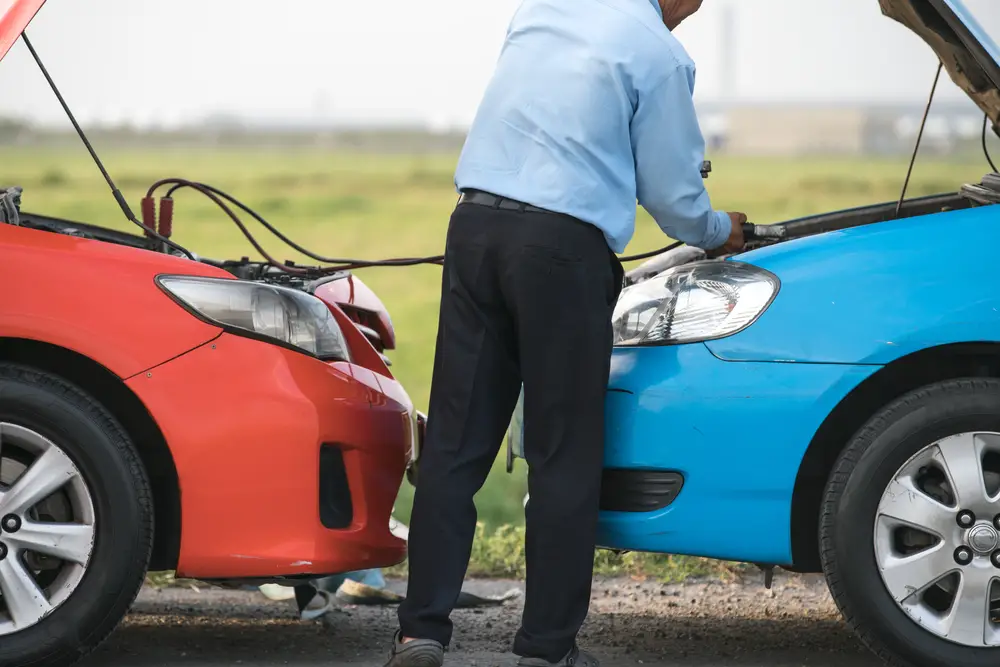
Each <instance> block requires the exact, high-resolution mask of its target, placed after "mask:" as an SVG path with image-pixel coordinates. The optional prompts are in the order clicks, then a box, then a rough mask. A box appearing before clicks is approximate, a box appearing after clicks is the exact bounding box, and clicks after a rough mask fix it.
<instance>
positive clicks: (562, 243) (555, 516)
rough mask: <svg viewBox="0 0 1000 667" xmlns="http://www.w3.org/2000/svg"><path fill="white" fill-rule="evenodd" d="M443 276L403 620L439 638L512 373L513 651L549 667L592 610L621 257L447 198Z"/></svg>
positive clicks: (533, 220)
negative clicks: (517, 465) (517, 584)
mask: <svg viewBox="0 0 1000 667" xmlns="http://www.w3.org/2000/svg"><path fill="white" fill-rule="evenodd" d="M443 274H444V275H443V279H442V288H441V311H440V318H439V323H438V337H437V349H436V352H435V358H434V372H433V380H432V386H431V397H430V406H429V409H428V424H427V429H428V430H427V438H426V443H425V448H424V450H423V452H422V457H421V463H420V481H419V483H418V485H417V489H416V494H415V497H414V503H413V514H412V518H411V525H410V535H409V586H408V591H407V596H406V600H405V602H404V603H403V604H402V605H401V606H400V609H399V620H400V629H401V631H402V633H403V635H404V636H406V637H414V638H422V639H434V640H437V641H439V642H441V643H442V644H444V645H445V646H447V645H448V644H449V642H450V640H451V635H452V624H451V621H450V620H449V616H450V614H451V611H452V609H453V608H454V605H455V602H456V600H457V598H458V595H459V593H460V591H461V587H462V582H463V579H464V578H465V573H466V570H467V568H468V564H469V556H470V553H471V548H472V539H473V534H474V531H475V523H476V508H475V505H474V504H473V496H474V495H475V494H476V492H477V491H479V489H480V488H481V487H482V485H483V483H484V482H485V481H486V477H487V475H488V474H489V472H490V468H491V465H492V464H493V462H494V460H495V459H496V457H497V455H498V453H499V451H500V447H501V445H502V444H503V437H504V435H505V433H506V429H507V427H508V425H509V422H510V418H511V416H512V414H513V410H514V406H515V404H516V402H517V397H518V392H519V390H520V387H521V384H522V382H523V385H524V401H525V404H524V424H525V457H526V459H527V462H528V470H529V472H528V492H529V493H530V495H531V502H530V503H529V504H528V508H527V510H526V528H527V537H526V558H527V587H526V596H525V611H524V617H523V619H522V626H521V629H520V630H519V632H518V634H517V637H516V638H515V641H514V653H516V654H517V655H520V656H528V657H539V658H545V659H547V660H549V661H552V662H555V661H558V660H559V659H561V658H562V657H563V656H565V655H566V653H568V652H569V651H570V650H571V649H572V648H573V645H574V643H575V641H576V636H577V633H578V632H579V630H580V627H581V625H582V624H583V622H584V620H585V618H586V616H587V612H588V609H589V605H590V593H591V580H592V578H593V559H594V542H595V533H596V528H597V515H598V506H599V497H600V485H601V470H602V465H603V454H604V397H605V392H606V388H607V382H608V373H609V365H610V357H611V348H612V338H611V315H612V312H613V309H614V304H615V302H616V301H617V298H618V295H619V292H620V289H621V285H622V279H623V272H622V267H621V264H620V263H619V262H618V259H617V257H616V256H615V255H614V254H613V253H612V252H611V251H610V249H609V247H608V245H607V242H606V241H605V239H604V235H603V234H602V233H601V232H600V230H598V228H597V227H594V226H592V225H588V224H586V223H583V222H581V221H578V220H576V219H574V218H570V217H567V216H563V215H558V214H554V213H551V214H549V213H537V212H534V213H532V212H518V211H509V210H503V209H498V208H492V207H485V206H480V205H476V204H459V206H458V207H457V208H456V210H455V212H454V214H453V215H452V218H451V223H450V225H449V229H448V237H447V243H446V250H445V263H444V270H443ZM512 500H513V499H512Z"/></svg>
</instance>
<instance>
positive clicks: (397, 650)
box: [385, 631, 444, 667]
mask: <svg viewBox="0 0 1000 667" xmlns="http://www.w3.org/2000/svg"><path fill="white" fill-rule="evenodd" d="M402 642H403V638H402V636H401V635H400V633H399V632H398V631H397V632H396V634H395V636H393V638H392V652H391V653H390V654H389V662H387V663H385V667H442V665H444V646H442V645H441V644H439V643H437V642H436V641H434V640H433V639H414V640H413V641H411V642H407V643H405V644H404V643H402Z"/></svg>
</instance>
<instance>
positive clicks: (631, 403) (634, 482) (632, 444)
mask: <svg viewBox="0 0 1000 667" xmlns="http://www.w3.org/2000/svg"><path fill="white" fill-rule="evenodd" d="M878 368H879V367H878V366H848V365H835V364H789V363H736V362H726V361H722V360H720V359H718V358H717V357H715V356H713V355H712V353H711V352H710V351H709V350H708V348H707V347H706V346H705V345H703V344H693V345H679V346H664V347H646V348H618V349H615V351H614V353H613V356H612V362H611V375H610V380H609V386H608V394H607V399H606V401H605V454H604V467H605V471H604V481H603V484H602V494H601V495H602V497H601V506H602V511H601V513H600V519H599V528H598V545H599V546H602V547H607V548H611V549H619V550H630V551H648V552H660V553H672V554H684V555H691V556H703V557H709V558H718V559H723V560H734V561H741V562H756V563H767V564H773V565H789V564H791V559H792V555H791V504H792V492H793V489H794V487H795V479H796V476H797V474H798V471H799V466H800V464H801V462H802V458H803V456H804V455H805V452H806V449H807V448H808V447H809V444H810V442H811V441H812V438H813V436H814V435H815V433H816V431H817V430H818V429H819V427H820V425H821V424H822V423H823V420H825V419H826V417H827V415H829V414H830V412H831V411H832V410H833V408H834V407H836V405H837V404H838V403H839V402H840V401H841V400H842V399H843V398H844V397H845V396H846V395H847V394H848V393H850V391H851V390H852V389H854V388H855V387H857V386H858V384H860V383H861V382H862V381H864V380H865V379H866V378H867V377H869V376H870V375H871V374H873V373H874V372H875V371H876V370H878ZM520 410H521V404H520V402H519V404H518V410H517V411H516V413H515V416H514V419H513V421H512V424H511V430H510V432H509V437H510V440H509V446H510V447H511V449H512V454H513V455H514V456H521V457H523V428H524V425H523V416H522V413H521V411H520ZM622 508H627V509H629V510H632V511H618V510H620V509H622Z"/></svg>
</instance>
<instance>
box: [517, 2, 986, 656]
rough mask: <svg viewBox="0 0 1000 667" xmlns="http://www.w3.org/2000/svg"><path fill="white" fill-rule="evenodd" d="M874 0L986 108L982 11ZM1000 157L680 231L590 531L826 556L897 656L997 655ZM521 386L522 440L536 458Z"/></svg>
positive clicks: (636, 289)
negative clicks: (734, 245)
mask: <svg viewBox="0 0 1000 667" xmlns="http://www.w3.org/2000/svg"><path fill="white" fill-rule="evenodd" d="M880 4H881V8H882V11H883V13H884V14H885V15H887V16H888V17H890V18H892V19H895V20H896V21H898V22H900V23H901V24H903V25H904V26H906V27H907V28H909V29H911V30H912V31H913V32H915V33H916V34H917V35H918V36H919V37H920V38H922V39H923V40H924V41H925V42H926V43H927V44H928V45H929V46H930V48H932V49H933V50H934V51H935V53H936V54H937V55H938V57H939V58H940V60H941V62H942V63H943V66H944V69H945V71H946V72H947V74H948V75H950V77H951V78H952V80H953V81H954V82H955V83H956V84H957V85H958V86H959V87H960V88H961V89H962V90H964V91H965V92H966V93H967V94H968V95H969V97H970V98H971V99H972V100H973V101H974V102H975V103H976V104H977V105H978V106H979V108H980V109H981V110H982V112H983V113H984V114H986V116H987V117H988V120H990V121H992V123H991V124H992V125H993V127H994V131H996V129H995V128H996V124H997V121H998V119H1000V49H998V48H997V46H996V44H995V43H994V42H993V41H992V40H991V39H990V37H989V36H988V35H987V34H986V32H985V31H984V30H983V28H982V27H981V26H980V25H979V24H978V23H977V22H976V20H975V18H974V16H973V14H972V13H971V12H970V11H969V10H968V9H967V8H966V7H965V6H964V5H963V4H962V2H960V0H880ZM984 164H985V161H984ZM984 171H985V169H984ZM994 172H995V169H994V170H993V172H991V173H989V174H987V175H986V176H985V177H984V178H983V180H982V182H980V183H970V184H964V185H963V184H962V183H955V187H954V191H952V192H946V193H943V194H939V195H934V196H929V197H920V198H905V197H904V198H901V203H900V202H889V203H881V204H873V205H871V206H865V207H861V208H854V209H850V210H843V211H834V212H830V213H825V214H822V215H815V216H809V217H806V218H802V219H797V220H792V221H788V222H784V223H780V224H775V225H771V226H767V227H764V228H762V229H761V230H760V231H761V232H762V233H760V234H759V236H758V238H757V239H755V240H754V241H752V242H751V243H750V244H749V246H748V250H747V251H746V252H743V253H741V254H739V255H738V256H732V257H726V258H722V259H714V260H707V259H705V255H704V253H702V252H701V251H699V250H697V249H694V248H689V247H680V248H677V249H675V250H673V251H670V252H668V253H666V254H664V255H661V256H658V257H656V258H655V259H653V260H651V261H650V262H649V263H647V264H646V265H644V266H641V267H639V268H638V269H636V270H635V271H633V272H632V273H630V274H629V277H628V279H627V286H626V288H625V289H624V291H623V293H622V295H621V298H620V300H619V303H618V305H617V309H616V311H615V314H614V332H615V349H614V353H613V359H612V367H611V375H610V379H609V385H608V392H607V399H606V434H607V437H606V453H605V472H604V481H603V486H602V498H601V515H600V529H599V536H598V537H599V546H601V547H604V548H608V549H615V550H625V551H640V552H659V553H671V554H685V555H691V556H702V557H708V558H714V559H723V560H729V561H739V562H747V563H755V564H758V565H761V566H764V567H765V568H773V567H781V568H785V569H787V570H791V571H795V572H822V573H824V574H825V575H826V578H827V581H828V583H829V587H830V589H831V592H832V594H833V597H834V598H835V600H836V602H837V604H838V605H839V607H840V609H841V610H842V612H843V613H844V616H845V618H846V619H847V621H848V622H849V623H850V624H851V626H852V627H853V628H854V629H855V630H856V631H857V633H858V635H859V636H860V637H861V638H862V639H863V640H864V641H865V643H866V644H867V645H868V646H869V647H870V648H872V649H873V650H874V651H875V652H876V653H877V654H878V655H880V656H881V657H883V658H884V659H885V660H886V661H887V662H890V663H891V664H893V665H907V666H912V667H939V666H943V665H947V666H949V667H964V666H969V667H973V666H985V665H991V666H993V665H997V664H1000V623H998V621H1000V279H998V278H997V269H996V266H995V265H994V262H995V261H997V260H996V255H997V248H998V246H1000V208H998V207H995V206H994V204H996V203H1000V175H998V174H997V173H994ZM522 404H523V396H522V402H519V404H518V408H517V410H516V412H515V415H514V419H513V421H512V424H511V429H510V432H509V436H510V437H509V443H508V444H509V462H511V461H512V460H513V457H517V456H522V457H523V434H524V427H525V423H524V416H523V410H522ZM527 427H528V432H529V433H530V424H528V425H527Z"/></svg>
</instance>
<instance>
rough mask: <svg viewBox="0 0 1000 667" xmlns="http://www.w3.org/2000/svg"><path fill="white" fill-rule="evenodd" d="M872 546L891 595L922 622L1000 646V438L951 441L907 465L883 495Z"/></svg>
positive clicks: (965, 639) (959, 638) (949, 636)
mask: <svg viewBox="0 0 1000 667" xmlns="http://www.w3.org/2000/svg"><path fill="white" fill-rule="evenodd" d="M874 547H875V556H876V560H877V561H878V566H879V570H880V574H881V577H882V581H883V583H884V584H885V587H886V589H887V590H888V592H889V594H890V595H891V596H892V598H893V599H894V600H895V601H896V604H897V605H899V607H900V608H901V609H902V610H903V611H904V612H905V613H906V614H908V615H909V616H910V618H912V619H913V620H914V621H915V622H916V623H917V624H919V625H920V626H921V627H923V628H924V629H925V630H927V631H929V632H931V633H933V634H934V635H937V636H938V637H941V638H942V639H945V640H947V641H950V642H953V643H956V644H960V645H963V646H969V647H980V648H981V647H992V646H1000V433H992V432H990V433H983V432H976V433H961V434H958V435H953V436H950V437H947V438H944V439H942V440H939V441H937V442H935V443H932V444H931V445H928V446H927V447H924V448H923V449H922V450H921V451H919V452H918V453H917V454H916V455H915V456H913V457H912V458H911V459H910V460H909V461H907V462H906V463H905V464H904V465H903V466H902V467H901V468H900V469H899V470H898V471H897V472H896V474H895V476H894V477H893V479H892V481H891V482H890V484H889V486H888V487H887V488H886V489H885V491H884V493H883V494H882V497H881V501H880V503H879V508H878V516H877V517H876V521H875V535H874Z"/></svg>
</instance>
